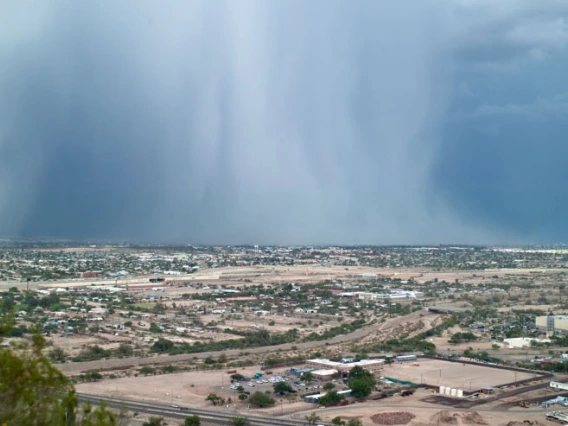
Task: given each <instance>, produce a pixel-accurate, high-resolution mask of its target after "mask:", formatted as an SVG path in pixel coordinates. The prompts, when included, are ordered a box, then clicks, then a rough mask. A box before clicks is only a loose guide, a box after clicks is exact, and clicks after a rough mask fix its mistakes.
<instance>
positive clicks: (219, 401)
mask: <svg viewBox="0 0 568 426" xmlns="http://www.w3.org/2000/svg"><path fill="white" fill-rule="evenodd" d="M205 401H211V403H212V404H213V405H223V403H224V402H225V400H224V399H223V398H221V397H220V396H219V395H217V394H214V393H210V394H209V395H207V398H205Z"/></svg>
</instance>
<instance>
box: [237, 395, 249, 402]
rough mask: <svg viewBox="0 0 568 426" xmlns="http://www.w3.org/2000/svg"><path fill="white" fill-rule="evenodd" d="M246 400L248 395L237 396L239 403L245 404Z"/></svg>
mask: <svg viewBox="0 0 568 426" xmlns="http://www.w3.org/2000/svg"><path fill="white" fill-rule="evenodd" d="M247 398H248V395H247V394H246V393H241V394H240V395H239V399H240V400H241V402H245V399H247Z"/></svg>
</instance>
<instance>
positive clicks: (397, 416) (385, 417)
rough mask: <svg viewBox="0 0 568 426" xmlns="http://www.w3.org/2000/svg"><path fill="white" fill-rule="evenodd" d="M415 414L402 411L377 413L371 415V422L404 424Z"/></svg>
mask: <svg viewBox="0 0 568 426" xmlns="http://www.w3.org/2000/svg"><path fill="white" fill-rule="evenodd" d="M415 417H416V416H415V415H414V414H411V413H407V412H404V411H396V412H392V413H377V414H374V415H372V416H371V420H372V421H373V423H375V424H377V425H405V424H407V423H408V422H410V421H411V420H412V419H414V418H415Z"/></svg>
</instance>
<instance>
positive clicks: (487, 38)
mask: <svg viewBox="0 0 568 426" xmlns="http://www.w3.org/2000/svg"><path fill="white" fill-rule="evenodd" d="M400 3H401V2H389V3H381V2H373V1H355V2H347V1H319V2H318V1H313V2H303V1H275V2H263V1H241V2H231V1H190V2H188V1H177V2H176V1H170V2H164V3H163V4H160V5H157V4H156V3H154V2H149V1H148V2H129V1H124V2H118V3H116V2H115V3H105V2H98V3H95V2H93V3H84V2H72V1H54V2H49V3H45V4H43V3H40V4H36V3H34V5H35V7H33V8H32V7H31V4H25V2H23V3H20V2H18V4H17V5H16V4H15V3H14V4H12V5H10V6H7V5H3V6H2V10H1V11H2V13H0V16H2V18H0V19H2V22H0V23H2V26H1V29H0V62H1V63H3V64H6V65H5V66H3V68H2V69H1V71H0V91H1V93H0V95H1V102H0V114H1V115H0V196H1V197H2V204H1V205H0V233H2V234H4V235H51V236H60V237H111V238H131V239H144V240H150V239H154V240H168V241H193V242H203V243H247V242H250V243H254V242H259V243H328V242H329V243H360V242H365V243H420V242H431V243H434V242H450V241H452V242H482V241H513V240H523V239H524V238H525V237H526V234H524V233H523V232H522V231H523V229H521V228H522V227H518V226H509V224H508V222H510V221H509V220H507V217H508V216H507V215H510V214H512V211H513V209H512V207H511V208H510V209H505V208H504V209H502V211H501V213H499V214H497V215H492V214H490V213H489V212H490V210H489V208H490V205H491V203H492V200H493V199H495V198H498V197H500V196H503V194H506V193H507V191H508V190H509V189H507V188H510V187H507V185H509V184H510V182H509V181H508V180H507V176H517V175H516V174H515V173H513V172H514V170H513V168H512V166H511V159H510V157H509V156H508V155H506V154H507V153H508V151H509V148H510V146H511V142H510V141H511V138H514V137H516V136H517V135H516V133H515V130H514V129H515V128H516V127H515V126H516V125H515V123H517V122H519V121H523V122H524V123H525V125H526V128H524V129H523V133H524V134H525V135H526V134H527V133H530V132H534V133H535V134H538V133H539V131H540V130H539V129H540V128H541V127H542V126H543V120H544V121H546V120H548V119H544V118H542V117H544V116H546V117H548V115H549V113H550V110H555V111H556V114H557V116H558V114H560V115H562V114H563V111H564V110H563V109H562V105H564V104H563V102H564V100H565V98H564V97H562V95H561V94H560V93H568V88H566V90H564V91H562V92H559V93H558V94H556V95H555V94H554V93H553V90H554V89H555V88H553V87H547V88H546V90H545V88H543V92H542V93H530V95H529V94H527V93H525V94H526V95H527V96H525V98H519V96H518V94H515V93H516V92H515V91H514V90H513V89H511V90H503V91H502V93H497V94H496V92H495V91H494V90H492V85H493V86H494V85H497V86H499V87H501V86H502V85H501V84H500V82H508V84H511V83H510V82H511V80H514V79H517V80H518V81H521V80H522V78H524V77H523V76H526V72H527V71H526V70H527V69H531V70H535V69H536V68H538V67H541V69H540V70H536V71H535V72H537V74H538V78H540V79H542V78H543V75H544V74H545V73H546V71H547V67H546V64H547V63H548V61H550V60H552V59H554V58H556V57H559V56H561V55H562V54H564V52H565V46H566V43H567V42H568V39H567V35H568V31H567V30H566V20H565V17H566V7H565V6H564V4H563V2H550V3H547V4H548V7H545V6H542V5H541V6H537V5H535V3H534V2H528V1H526V2H525V1H506V2H502V3H500V4H499V5H496V4H495V3H494V2H489V1H479V2H469V1H463V2H454V1H452V2H449V1H448V2H446V3H444V2H440V3H437V4H423V2H413V3H412V4H411V5H410V4H408V3H406V4H400ZM539 4H540V3H539ZM30 11H33V12H30ZM535 67H536V68H535ZM558 84H559V85H560V84H562V83H561V82H560V79H559V80H558ZM553 95H554V96H553ZM531 96H532V100H533V101H532V103H534V104H535V106H532V105H531V101H530V98H531ZM523 114H524V116H525V117H524V118H523ZM527 114H528V115H529V116H531V117H535V119H534V120H533V121H532V124H531V122H530V120H529V121H527V120H526V115H527ZM496 117H500V118H497V119H496ZM496 120H497V123H496ZM539 120H540V122H539ZM502 122H503V123H505V122H506V123H507V124H503V123H502ZM496 125H497V126H505V127H503V128H502V127H499V128H496V127H495V126H496ZM558 125H559V126H560V124H558ZM558 129H559V128H557V130H558ZM492 132H493V133H492ZM488 134H489V135H490V137H488V136H487V135H488ZM552 136H553V135H552V134H550V137H552ZM554 140H557V139H554ZM523 143H524V142H523ZM526 143H529V144H530V143H531V142H530V141H529V142H526ZM550 143H551V144H553V143H554V142H550ZM495 144H496V145H498V146H499V147H498V148H496V147H495V146H494V145H495ZM491 147H493V148H491ZM489 149H494V151H495V152H496V153H498V155H497V154H496V155H495V156H493V157H491V158H492V160H485V163H481V164H486V165H487V167H489V168H490V169H494V174H495V176H497V177H498V179H497V178H495V180H493V181H491V180H482V181H483V184H479V185H477V184H476V185H472V183H473V182H476V181H477V180H478V179H477V175H476V174H477V173H479V172H480V170H479V167H480V166H479V164H480V163H479V162H476V161H475V159H478V158H479V157H481V156H482V153H486V154H487V150H489ZM558 153H559V152H558ZM484 158H485V157H484ZM545 159H546V157H545V156H543V157H542V159H541V162H543V163H544V162H545ZM474 165H476V166H477V168H476V167H474ZM472 170H475V172H472ZM503 173H513V174H509V175H507V176H502V175H501V174H503ZM472 188H473V189H472ZM517 189H518V188H517ZM517 189H515V190H513V192H514V191H516V190H517ZM517 192H518V191H517ZM477 200H480V201H479V202H477ZM546 200H547V198H546V196H545V195H542V200H541V201H542V202H545V201H546ZM519 203H520V201H519ZM517 204H518V203H517ZM472 205H475V206H476V208H475V209H472V208H471V206H472ZM511 206H512V205H511ZM472 213H475V214H472ZM472 216H473V217H472ZM522 223H524V224H526V223H530V224H532V225H533V228H534V230H533V231H534V232H532V231H531V237H532V235H533V234H534V235H537V236H538V235H539V229H540V228H539V226H538V223H537V217H536V216H535V215H532V216H530V217H529V216H527V217H526V218H524V219H523V221H522ZM562 229H563V231H566V229H565V228H562ZM542 230H543V233H544V234H546V235H545V236H546V237H547V238H548V237H549V234H550V229H549V228H546V229H545V228H544V227H542Z"/></svg>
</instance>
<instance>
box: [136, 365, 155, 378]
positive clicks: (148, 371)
mask: <svg viewBox="0 0 568 426" xmlns="http://www.w3.org/2000/svg"><path fill="white" fill-rule="evenodd" d="M139 371H140V374H144V375H145V376H148V375H150V374H154V369H153V368H152V367H148V366H145V367H142V368H141V369H140V370H139Z"/></svg>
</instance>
